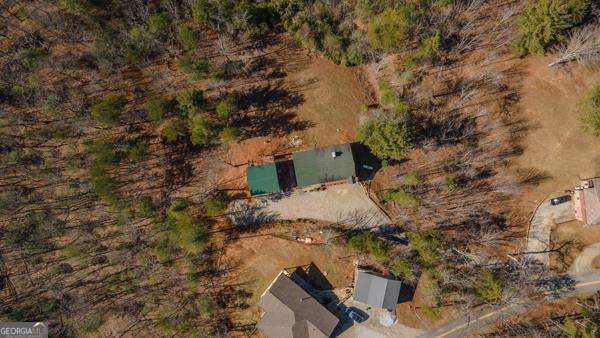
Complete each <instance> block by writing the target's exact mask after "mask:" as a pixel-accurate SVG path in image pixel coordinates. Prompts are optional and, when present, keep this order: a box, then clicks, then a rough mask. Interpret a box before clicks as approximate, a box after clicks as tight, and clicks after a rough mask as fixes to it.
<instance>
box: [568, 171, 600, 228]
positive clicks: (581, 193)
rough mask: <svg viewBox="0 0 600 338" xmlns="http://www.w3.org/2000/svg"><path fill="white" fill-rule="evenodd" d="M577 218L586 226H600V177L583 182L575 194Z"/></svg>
mask: <svg viewBox="0 0 600 338" xmlns="http://www.w3.org/2000/svg"><path fill="white" fill-rule="evenodd" d="M573 208H574V209H575V217H576V218H577V219H578V220H580V221H582V222H583V224H584V225H585V226H589V225H595V224H600V177H596V178H589V179H585V180H582V181H581V185H580V186H578V187H575V190H574V192H573Z"/></svg>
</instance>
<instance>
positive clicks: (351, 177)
mask: <svg viewBox="0 0 600 338" xmlns="http://www.w3.org/2000/svg"><path fill="white" fill-rule="evenodd" d="M292 160H293V162H294V172H295V174H296V182H297V184H298V187H300V188H304V187H307V186H311V185H316V184H322V183H326V182H334V181H342V180H347V181H348V182H354V181H355V180H356V165H355V163H354V156H353V155H352V149H351V147H350V144H339V145H335V146H330V147H323V148H316V149H309V150H304V151H299V152H296V153H293V154H292Z"/></svg>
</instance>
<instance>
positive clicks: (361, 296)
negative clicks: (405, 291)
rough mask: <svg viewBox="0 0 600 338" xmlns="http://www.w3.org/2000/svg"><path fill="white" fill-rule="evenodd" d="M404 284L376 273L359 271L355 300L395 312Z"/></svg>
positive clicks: (355, 287)
mask: <svg viewBox="0 0 600 338" xmlns="http://www.w3.org/2000/svg"><path fill="white" fill-rule="evenodd" d="M401 286H402V282H400V281H399V280H395V279H389V278H386V277H384V276H381V275H379V274H376V273H374V272H369V271H358V273H357V276H356V282H355V286H354V296H353V297H354V300H357V301H359V302H363V303H366V304H369V305H372V306H377V307H380V308H384V309H388V310H393V309H394V308H395V307H396V304H397V303H398V296H400V287H401Z"/></svg>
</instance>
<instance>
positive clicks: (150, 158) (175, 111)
mask: <svg viewBox="0 0 600 338" xmlns="http://www.w3.org/2000/svg"><path fill="white" fill-rule="evenodd" d="M0 12H1V14H2V15H1V17H0V53H1V56H0V66H1V72H0V158H1V159H2V164H0V187H1V189H0V225H1V231H0V236H1V237H0V238H1V240H0V295H1V297H0V299H1V300H0V318H2V319H7V320H13V321H38V320H46V321H49V323H50V328H51V330H52V331H51V334H53V335H56V336H80V335H84V334H92V333H98V332H99V331H98V330H99V329H100V328H102V330H103V331H100V333H99V334H100V335H113V336H173V335H186V336H200V337H206V336H225V335H227V334H231V335H251V334H252V333H253V332H254V323H252V322H248V321H241V320H239V318H236V311H237V310H239V309H244V308H247V307H248V306H250V304H248V301H249V298H250V297H251V295H252V294H251V292H252V291H251V290H248V289H247V288H246V286H245V285H244V283H243V282H240V281H239V280H236V279H235V278H232V276H235V273H236V267H237V266H236V263H234V262H228V261H226V260H224V259H223V257H224V250H225V248H226V247H227V246H228V245H229V244H230V243H232V242H234V241H236V239H237V237H238V236H239V235H240V234H243V233H251V232H253V231H254V230H256V229H254V228H251V227H249V228H239V227H235V226H233V225H232V224H230V223H229V222H230V221H229V220H228V218H227V217H226V209H227V205H228V202H229V201H230V200H233V199H235V198H239V197H240V196H239V194H240V193H241V192H240V191H235V189H231V188H230V187H228V186H227V185H226V183H227V182H225V181H226V178H224V177H221V176H220V173H221V171H222V168H224V167H230V166H232V164H231V163H228V162H227V160H226V156H225V154H226V152H227V149H228V146H229V145H230V144H232V143H235V142H238V141H243V140H249V139H252V138H255V137H264V136H270V137H287V136H288V135H289V134H290V133H291V132H293V131H299V130H304V129H307V128H309V127H310V126H311V121H302V120H299V119H297V118H296V116H295V114H294V113H293V112H292V111H291V110H292V109H293V108H295V107H297V106H298V105H300V104H301V103H302V102H303V100H304V98H303V96H302V94H301V88H293V87H290V86H285V85H284V81H283V79H284V78H285V77H286V70H287V69H291V68H293V67H294V65H295V62H297V61H298V60H294V59H293V58H292V57H290V59H289V60H285V62H286V64H283V63H284V62H282V61H281V60H278V59H276V58H275V57H274V56H272V54H274V53H276V52H282V53H285V52H286V50H287V49H289V48H291V47H289V43H290V40H293V41H294V42H295V43H296V44H298V45H299V46H302V48H304V50H305V51H306V54H308V55H309V56H310V57H323V58H326V59H327V60H329V61H331V62H333V63H335V64H338V65H339V67H362V68H361V70H362V71H364V73H365V74H366V75H365V77H366V78H368V79H369V81H370V84H371V85H372V88H369V89H368V91H369V92H373V93H374V96H375V97H376V100H375V101H377V102H365V106H364V109H363V111H362V112H361V120H362V122H363V123H362V125H361V126H360V127H359V128H358V130H357V139H358V140H359V141H360V142H362V143H363V144H365V145H366V146H367V147H369V148H370V150H371V151H372V153H373V154H374V155H376V156H377V157H379V158H380V159H381V160H382V161H383V164H384V168H383V169H382V171H381V174H380V175H379V174H378V175H379V176H378V177H376V178H375V180H374V181H373V182H372V183H371V185H370V187H371V189H372V191H374V192H375V193H376V194H377V195H378V197H379V198H380V199H381V200H382V201H383V203H384V207H385V210H386V211H387V212H388V213H389V214H390V215H391V216H392V218H393V221H394V222H395V223H396V224H397V226H396V227H395V228H393V229H387V230H386V231H380V232H378V233H375V232H371V231H367V232H360V231H359V232H356V231H348V229H333V230H332V231H334V232H335V233H336V234H338V233H339V235H341V236H337V237H335V236H333V237H334V238H337V239H338V240H339V241H338V242H336V244H335V245H340V244H341V245H347V246H348V247H349V248H351V249H352V250H355V251H357V252H362V253H366V254H370V255H371V256H372V257H373V264H375V265H378V266H380V267H381V268H382V269H385V270H386V271H390V272H391V273H392V274H394V275H395V276H397V277H400V278H403V279H404V280H406V281H408V282H409V283H416V281H417V279H418V276H420V275H421V274H423V273H427V274H428V275H429V276H433V277H432V279H433V281H434V285H435V288H436V290H434V291H433V293H435V294H436V303H435V304H432V305H431V309H430V311H431V312H432V313H434V315H435V312H436V311H437V310H436V309H437V308H441V307H444V306H458V307H462V308H464V309H468V308H471V307H474V306H477V305H480V304H482V303H489V304H499V303H502V302H504V303H510V302H511V301H513V300H514V299H516V298H518V297H519V296H520V295H522V294H527V295H536V294H537V293H539V292H540V291H541V290H545V289H544V287H546V286H547V285H548V284H551V283H553V282H556V283H559V284H560V283H563V284H561V285H566V284H568V283H570V282H571V281H568V280H562V279H560V277H559V276H558V275H557V274H556V273H555V272H553V271H549V270H548V269H546V268H544V267H542V266H540V265H538V264H535V263H532V262H529V261H525V260H524V259H523V258H522V257H520V256H519V255H518V254H516V255H514V253H515V251H514V249H515V247H516V245H515V243H516V241H517V240H518V238H519V237H522V233H523V230H524V227H525V226H526V222H527V216H528V215H527V212H529V211H525V212H523V211H519V210H518V209H517V208H516V205H515V203H516V202H515V199H514V197H515V196H517V195H518V194H519V193H520V191H521V189H522V188H523V187H525V186H527V185H532V184H536V183H538V182H539V181H540V180H543V179H544V177H543V173H539V172H536V171H535V170H533V169H532V170H517V169H514V168H512V167H510V166H509V164H508V160H509V159H510V158H512V157H515V156H518V155H519V154H520V152H521V151H522V148H521V146H520V143H519V141H520V137H521V136H522V135H523V133H525V132H526V131H527V128H528V126H527V125H526V124H525V123H524V122H523V121H522V119H521V117H520V116H519V111H518V109H517V108H516V107H515V103H516V102H517V101H518V98H519V92H518V91H519V88H518V80H519V78H520V77H521V76H522V73H521V72H520V70H519V68H518V65H517V63H516V62H514V60H518V57H520V56H525V55H527V54H528V53H544V52H545V51H548V50H550V49H551V48H557V49H558V51H557V53H556V54H557V60H556V62H555V63H556V65H559V64H564V63H568V62H571V61H576V62H595V61H597V60H598V59H599V57H600V53H599V46H598V43H597V37H598V34H597V32H598V29H597V27H598V4H595V3H593V1H589V0H538V1H531V2H522V1H512V0H509V1H483V0H469V1H462V0H455V1H452V0H415V1H400V0H398V1H396V0H347V1H343V0H340V1H320V0H257V1H251V0H237V1H236V0H160V1H142V0H139V1H138V0H136V1H126V0H111V1H109V0H99V1H91V0H59V1H48V0H32V1H16V0H7V1H3V2H2V3H1V4H0ZM573 27H575V28H573ZM567 31H568V34H567ZM289 55H292V54H291V53H290V54H289ZM507 60H508V62H504V61H507ZM556 65H554V64H553V65H552V66H556ZM307 85H309V84H307ZM599 88H600V87H595V88H594V89H593V91H592V92H591V93H590V94H589V97H586V98H583V99H582V103H581V106H582V110H583V111H584V112H585V115H584V116H583V117H582V121H584V122H585V124H586V125H587V126H588V127H587V128H588V130H589V131H590V132H591V133H593V134H595V135H598V134H599V133H600V112H599V110H598V107H600V99H599V97H600V95H599V93H600V89H599ZM326 113H327V112H322V114H326ZM259 226H260V225H257V227H259ZM397 236H401V237H402V238H403V242H404V243H403V244H402V245H399V244H398V241H397ZM589 302H591V301H589ZM587 303H588V302H586V304H587ZM586 318H587V317H586ZM577 320H579V319H577ZM107 323H108V324H107ZM586 323H587V321H586ZM595 323H596V324H595V325H597V321H596V322H595ZM544 325H545V324H544ZM565 325H570V324H565ZM586 325H587V324H586ZM539 326H543V325H539ZM501 329H502V330H504V331H498V332H508V331H506V330H513V331H514V332H530V331H527V330H529V328H522V330H521V328H519V327H516V326H515V327H511V328H501ZM526 329H527V330H526ZM519 330H521V331H519ZM511 332H512V331H511ZM511 334H512V333H511Z"/></svg>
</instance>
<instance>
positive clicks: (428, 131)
mask: <svg viewBox="0 0 600 338" xmlns="http://www.w3.org/2000/svg"><path fill="white" fill-rule="evenodd" d="M411 124H412V126H411V127H412V128H411V129H412V130H413V135H414V136H413V137H414V139H413V142H415V144H417V145H421V146H423V145H425V144H430V143H431V142H433V143H434V144H435V145H436V146H442V145H454V144H458V143H460V142H463V141H468V140H470V141H475V140H476V136H477V135H476V132H477V131H476V125H475V120H474V119H473V118H472V117H463V116H458V115H452V116H445V117H443V118H439V117H432V116H425V115H415V116H414V117H413V119H412V120H411Z"/></svg>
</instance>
